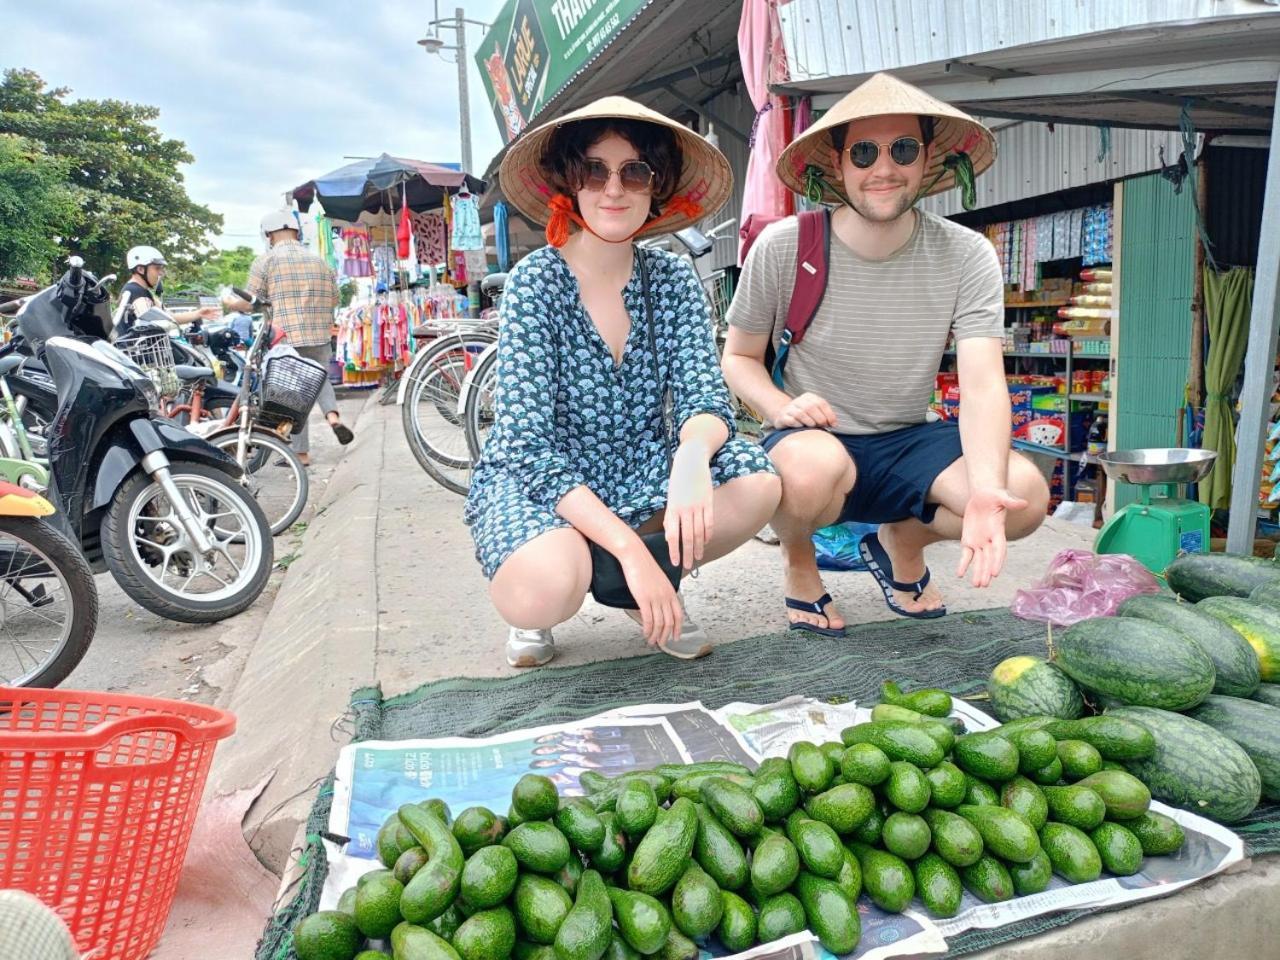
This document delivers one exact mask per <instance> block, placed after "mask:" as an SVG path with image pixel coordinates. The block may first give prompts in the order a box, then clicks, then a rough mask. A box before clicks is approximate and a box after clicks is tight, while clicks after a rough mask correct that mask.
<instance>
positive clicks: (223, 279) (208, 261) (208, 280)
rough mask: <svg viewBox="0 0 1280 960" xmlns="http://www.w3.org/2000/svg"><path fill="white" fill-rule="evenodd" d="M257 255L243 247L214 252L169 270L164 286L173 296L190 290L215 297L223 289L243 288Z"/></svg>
mask: <svg viewBox="0 0 1280 960" xmlns="http://www.w3.org/2000/svg"><path fill="white" fill-rule="evenodd" d="M256 256H257V254H256V253H254V252H253V250H252V249H250V248H249V247H243V246H242V247H234V248H232V249H230V250H211V251H209V252H208V253H206V254H204V255H203V256H200V257H198V258H196V259H193V260H191V261H189V262H185V263H179V264H178V265H177V266H176V267H175V268H173V269H171V270H169V271H168V274H169V275H168V277H167V278H166V279H165V284H164V285H165V287H166V289H168V290H170V291H171V294H170V295H172V294H173V293H177V292H186V291H190V292H192V293H202V294H205V295H210V296H211V295H213V294H215V293H217V292H218V290H219V289H220V288H221V287H243V286H244V285H245V282H246V281H247V280H248V279H249V267H250V265H251V264H252V263H253V258H254V257H256Z"/></svg>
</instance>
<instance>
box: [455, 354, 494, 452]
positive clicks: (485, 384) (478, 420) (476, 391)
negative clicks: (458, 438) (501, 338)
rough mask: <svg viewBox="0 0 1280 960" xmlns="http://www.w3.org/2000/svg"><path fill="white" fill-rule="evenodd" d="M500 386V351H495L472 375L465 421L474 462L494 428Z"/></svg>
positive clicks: (468, 447)
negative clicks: (494, 406) (498, 387)
mask: <svg viewBox="0 0 1280 960" xmlns="http://www.w3.org/2000/svg"><path fill="white" fill-rule="evenodd" d="M497 386H498V351H496V350H495V351H493V352H492V353H490V354H489V355H487V356H486V357H485V358H484V359H483V360H481V361H480V363H478V364H477V365H476V368H475V370H474V371H473V372H472V374H471V390H470V392H469V393H468V394H467V405H466V408H465V409H464V410H463V414H462V416H463V419H464V420H465V421H466V426H467V449H468V451H469V452H470V454H471V458H472V460H479V459H480V454H481V453H482V452H483V451H484V441H485V438H486V437H487V436H488V435H489V429H490V428H491V427H492V426H493V394H494V391H495V390H496V389H497Z"/></svg>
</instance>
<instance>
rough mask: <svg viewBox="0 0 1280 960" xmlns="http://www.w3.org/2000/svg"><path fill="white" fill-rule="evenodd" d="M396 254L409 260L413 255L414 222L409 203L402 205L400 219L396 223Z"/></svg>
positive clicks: (402, 258)
mask: <svg viewBox="0 0 1280 960" xmlns="http://www.w3.org/2000/svg"><path fill="white" fill-rule="evenodd" d="M396 256H398V257H399V258H400V259H401V260H408V259H409V258H410V257H411V256H413V224H412V222H411V220H410V217H409V205H408V204H402V205H401V207H400V221H399V222H398V223H397V224H396Z"/></svg>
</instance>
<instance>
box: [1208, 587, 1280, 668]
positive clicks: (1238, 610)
mask: <svg viewBox="0 0 1280 960" xmlns="http://www.w3.org/2000/svg"><path fill="white" fill-rule="evenodd" d="M1196 609H1197V610H1201V611H1203V612H1204V613H1207V614H1209V615H1210V616H1213V617H1217V618H1218V619H1219V620H1221V621H1222V622H1223V623H1225V624H1227V626H1229V627H1232V628H1233V629H1234V630H1235V631H1236V633H1238V634H1240V635H1241V636H1242V637H1244V638H1245V639H1246V640H1248V641H1249V646H1251V647H1253V652H1254V653H1255V654H1257V656H1258V673H1259V674H1260V675H1261V677H1262V680H1263V682H1264V683H1275V682H1277V681H1280V610H1272V609H1271V608H1270V607H1264V606H1263V605H1262V604H1260V603H1254V602H1253V601H1252V600H1246V599H1245V598H1244V597H1207V598H1206V599H1204V600H1201V601H1200V602H1199V603H1197V604H1196Z"/></svg>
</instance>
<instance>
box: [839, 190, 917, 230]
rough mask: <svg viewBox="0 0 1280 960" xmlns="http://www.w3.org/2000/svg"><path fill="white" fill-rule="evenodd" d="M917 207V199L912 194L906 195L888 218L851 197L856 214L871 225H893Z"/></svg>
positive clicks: (851, 203)
mask: <svg viewBox="0 0 1280 960" xmlns="http://www.w3.org/2000/svg"><path fill="white" fill-rule="evenodd" d="M915 205H916V202H915V198H914V197H913V196H912V195H911V194H910V193H906V194H904V195H903V197H902V199H901V200H899V201H898V202H897V204H895V209H894V210H893V212H892V213H890V214H889V215H888V216H886V215H885V214H883V213H880V212H878V211H873V210H872V209H871V207H870V205H868V204H864V203H858V202H857V201H856V200H854V199H853V197H852V196H850V197H849V206H851V207H853V209H854V212H855V213H857V214H858V216H860V217H862V219H863V220H867V221H869V222H871V223H892V222H893V221H895V220H897V219H898V218H899V217H901V216H902V215H903V214H905V213H906V212H907V211H908V210H910V209H911V208H912V207H914V206H915Z"/></svg>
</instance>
